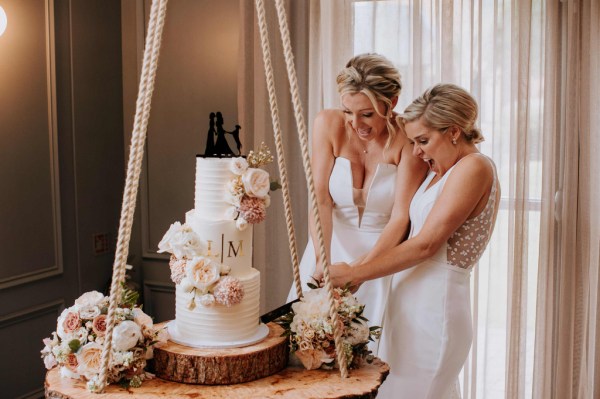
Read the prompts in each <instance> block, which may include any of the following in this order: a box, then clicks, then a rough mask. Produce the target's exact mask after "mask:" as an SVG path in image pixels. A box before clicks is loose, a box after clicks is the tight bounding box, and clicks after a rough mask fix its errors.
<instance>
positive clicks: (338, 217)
mask: <svg viewBox="0 0 600 399" xmlns="http://www.w3.org/2000/svg"><path fill="white" fill-rule="evenodd" d="M396 171H397V167H396V165H394V164H385V163H380V164H378V165H377V169H376V170H375V175H374V176H373V179H372V180H371V184H370V187H368V188H367V187H365V188H364V189H363V190H362V191H364V190H367V191H366V192H363V193H361V190H357V189H354V188H353V185H352V169H351V166H350V161H349V160H348V159H346V158H342V157H338V158H336V159H335V164H334V166H333V169H332V171H331V176H330V177H329V193H330V194H331V197H332V199H333V202H334V207H333V214H332V219H333V229H332V237H331V259H330V260H329V261H330V262H331V263H335V262H348V263H349V262H352V261H354V260H355V259H356V258H358V257H360V256H362V255H364V254H366V253H367V252H368V251H369V250H371V248H373V246H374V245H375V242H376V241H377V239H378V238H379V236H380V234H381V232H382V230H383V228H384V227H385V225H386V224H387V222H388V221H389V220H390V215H391V213H392V208H393V206H394V189H395V185H396ZM361 197H362V198H364V204H361V202H362V201H361ZM363 205H364V208H363V209H362V212H359V207H360V208H362V206H363ZM361 213H362V215H361ZM315 266H316V258H315V251H314V246H313V243H312V241H311V240H309V242H308V245H307V246H306V250H305V251H304V255H303V256H302V261H301V262H300V278H301V280H302V291H306V290H308V289H310V288H309V287H308V286H307V285H306V283H307V282H310V277H311V276H312V275H313V273H314V271H315ZM390 281H391V276H389V277H384V278H380V279H377V280H372V281H368V282H366V283H364V284H362V285H361V286H360V288H359V289H358V291H357V292H356V294H355V296H356V297H357V299H358V301H359V302H360V303H363V304H364V305H365V310H364V313H363V315H364V316H365V317H366V318H367V319H369V326H375V325H377V326H381V323H382V319H383V312H384V309H385V303H386V298H387V295H388V289H389V283H390ZM296 298H297V295H296V287H295V286H294V285H293V284H292V288H291V290H290V293H289V296H288V302H289V301H291V300H293V299H296ZM377 346H378V342H375V343H371V344H370V349H371V350H372V351H373V353H374V354H376V353H377Z"/></svg>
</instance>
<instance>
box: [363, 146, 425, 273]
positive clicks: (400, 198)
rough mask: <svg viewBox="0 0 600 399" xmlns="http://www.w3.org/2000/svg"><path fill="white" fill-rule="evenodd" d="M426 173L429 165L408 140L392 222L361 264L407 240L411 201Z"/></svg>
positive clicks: (400, 170) (401, 163) (397, 187)
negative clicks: (419, 156)
mask: <svg viewBox="0 0 600 399" xmlns="http://www.w3.org/2000/svg"><path fill="white" fill-rule="evenodd" d="M426 172H427V164H426V163H425V162H423V161H422V160H421V159H419V158H417V157H415V156H414V155H413V154H412V145H410V144H409V143H408V140H406V143H405V144H404V146H403V147H402V151H401V154H400V163H399V164H398V172H397V174H396V192H395V194H394V197H395V199H394V208H393V209H392V214H391V217H390V220H389V222H388V223H387V224H386V226H385V228H384V229H383V231H382V233H381V236H379V239H377V242H376V243H375V246H374V247H373V248H372V249H371V250H370V251H369V252H368V253H367V254H366V256H364V257H363V258H362V260H361V262H360V263H364V262H368V261H370V260H372V259H374V258H375V257H377V256H378V255H380V254H381V253H383V252H385V251H386V250H388V249H390V248H393V247H395V246H396V245H398V244H400V242H402V241H403V240H404V239H405V238H406V235H407V233H408V225H409V216H408V209H409V207H410V201H411V200H412V197H413V196H414V195H415V192H416V191H417V190H418V189H419V186H420V185H421V183H422V182H423V179H424V178H425V174H426Z"/></svg>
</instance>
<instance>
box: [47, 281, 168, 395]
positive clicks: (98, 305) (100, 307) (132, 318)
mask: <svg viewBox="0 0 600 399" xmlns="http://www.w3.org/2000/svg"><path fill="white" fill-rule="evenodd" d="M138 297H139V295H138V294H137V293H136V292H134V291H131V290H128V289H127V288H125V287H124V288H123V295H122V298H121V301H120V303H119V307H118V308H117V312H116V315H115V317H116V319H115V327H114V330H113V337H112V351H111V354H110V363H109V369H108V383H121V384H123V385H126V386H129V387H139V386H140V385H141V384H142V381H144V380H145V379H150V378H153V377H154V376H153V375H152V374H151V373H149V372H147V371H145V368H146V361H147V360H148V359H151V358H152V357H153V354H154V351H153V349H154V347H159V346H161V345H163V344H164V343H166V342H167V339H168V333H167V331H166V330H165V329H160V330H155V329H154V324H153V322H152V318H151V317H150V316H148V315H147V314H146V313H144V312H143V311H142V309H141V308H140V307H138V306H137V299H138ZM108 303H109V298H108V297H106V296H104V295H103V294H101V293H100V292H98V291H90V292H86V293H84V294H83V295H81V296H80V297H79V298H78V299H77V300H75V304H74V305H73V306H71V307H69V308H66V309H65V310H64V311H63V312H62V313H61V315H60V317H59V318H58V320H57V326H56V331H54V332H52V334H51V338H44V340H43V342H44V345H45V346H44V348H43V349H42V350H41V354H42V358H43V359H44V365H45V366H46V368H47V369H48V370H50V369H52V368H53V367H55V366H59V367H60V374H61V376H62V377H65V378H74V379H85V380H87V388H88V389H89V390H90V391H95V390H96V389H97V387H98V385H99V373H100V370H101V367H102V364H101V363H102V362H101V358H102V349H103V344H104V339H105V334H106V317H107V313H108Z"/></svg>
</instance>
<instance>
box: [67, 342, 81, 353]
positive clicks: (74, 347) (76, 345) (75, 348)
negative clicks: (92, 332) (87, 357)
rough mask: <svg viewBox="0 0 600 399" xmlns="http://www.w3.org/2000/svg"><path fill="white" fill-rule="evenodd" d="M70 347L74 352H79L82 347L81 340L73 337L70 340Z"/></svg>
mask: <svg viewBox="0 0 600 399" xmlns="http://www.w3.org/2000/svg"><path fill="white" fill-rule="evenodd" d="M69 348H70V349H71V352H72V353H77V351H78V350H79V348H81V342H79V340H78V339H72V340H70V341H69Z"/></svg>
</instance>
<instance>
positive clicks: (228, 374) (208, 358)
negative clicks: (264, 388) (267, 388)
mask: <svg viewBox="0 0 600 399" xmlns="http://www.w3.org/2000/svg"><path fill="white" fill-rule="evenodd" d="M262 326H264V325H262ZM157 327H159V328H160V327H164V324H162V325H161V324H159V325H157ZM267 327H268V335H267V336H266V338H265V339H263V340H261V341H259V342H257V343H255V344H252V345H247V346H242V347H239V348H228V347H226V348H193V347H189V346H184V345H180V344H178V343H175V342H173V341H168V343H167V345H165V346H162V347H160V348H155V349H154V373H155V374H156V376H157V377H160V378H162V379H165V380H169V381H174V382H183V383H188V384H205V385H228V384H239V383H242V382H248V381H252V380H256V379H258V378H263V377H267V376H269V375H271V374H274V373H276V372H278V371H279V370H281V369H283V368H285V367H286V366H287V363H288V354H289V349H288V340H287V337H282V336H281V335H282V334H283V328H281V327H280V326H279V325H277V324H275V323H269V324H268V325H267Z"/></svg>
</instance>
